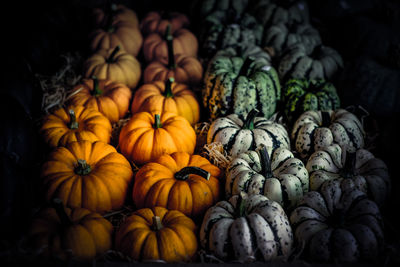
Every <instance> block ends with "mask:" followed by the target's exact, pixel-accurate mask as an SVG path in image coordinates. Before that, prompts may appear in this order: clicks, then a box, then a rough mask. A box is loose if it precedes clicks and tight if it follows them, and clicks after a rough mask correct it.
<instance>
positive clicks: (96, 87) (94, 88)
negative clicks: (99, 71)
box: [92, 75, 103, 96]
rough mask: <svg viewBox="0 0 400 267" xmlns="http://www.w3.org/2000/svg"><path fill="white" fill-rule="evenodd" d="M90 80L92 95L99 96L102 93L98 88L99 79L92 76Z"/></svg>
mask: <svg viewBox="0 0 400 267" xmlns="http://www.w3.org/2000/svg"><path fill="white" fill-rule="evenodd" d="M92 80H93V95H94V96H99V95H101V94H103V91H101V90H100V88H99V79H97V77H96V76H94V75H93V76H92Z"/></svg>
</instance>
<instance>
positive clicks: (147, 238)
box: [115, 207, 198, 263]
mask: <svg viewBox="0 0 400 267" xmlns="http://www.w3.org/2000/svg"><path fill="white" fill-rule="evenodd" d="M195 231H196V225H195V224H194V222H193V221H192V220H191V219H190V218H189V217H187V216H185V215H184V214H183V213H182V212H179V211H177V210H167V209H165V208H162V207H154V208H152V209H139V210H137V211H135V212H134V213H133V214H132V215H130V216H129V217H128V218H127V219H126V220H125V221H124V222H123V223H122V224H121V226H120V228H119V229H118V230H117V232H116V238H115V247H116V249H117V250H118V251H121V252H123V253H124V254H126V255H128V256H129V257H131V258H132V259H133V260H136V261H146V260H163V261H166V262H169V263H172V262H187V261H190V260H191V259H192V258H193V256H194V255H195V253H196V251H197V246H198V244H197V238H196V234H195Z"/></svg>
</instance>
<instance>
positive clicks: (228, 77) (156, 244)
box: [29, 0, 390, 262]
mask: <svg viewBox="0 0 400 267" xmlns="http://www.w3.org/2000/svg"><path fill="white" fill-rule="evenodd" d="M288 2H290V1H288ZM198 7H200V8H199V9H197V11H198V12H199V13H200V14H201V16H202V17H203V18H204V20H203V21H201V23H200V25H201V26H202V29H201V32H200V33H199V35H198V36H199V41H198V39H197V37H196V36H195V35H194V34H193V33H192V32H191V31H190V30H189V29H188V28H189V26H190V25H189V19H188V18H187V17H186V16H185V15H184V14H180V13H169V14H162V13H161V12H150V13H148V14H147V15H146V16H145V17H144V18H143V19H142V20H141V21H140V23H139V21H138V18H137V16H136V14H135V12H134V11H133V10H131V9H129V8H127V7H125V6H122V5H112V6H111V7H110V8H109V9H108V10H101V9H95V10H94V18H95V20H94V21H95V25H97V26H96V27H95V30H94V31H93V32H92V33H91V34H90V37H91V38H90V39H91V42H90V47H91V49H92V52H93V54H92V55H91V56H90V57H89V58H88V59H87V60H86V61H85V64H84V66H83V69H84V76H85V79H84V80H83V82H82V83H81V84H78V85H76V86H75V88H74V89H73V90H72V93H71V94H70V95H69V97H68V98H67V101H66V103H65V106H64V107H62V108H60V109H57V110H54V111H52V112H51V113H50V114H49V115H47V116H46V117H45V118H44V120H43V123H42V126H41V129H40V132H41V134H42V136H43V138H44V140H45V142H46V143H47V145H48V146H49V147H51V148H52V152H51V153H50V154H49V155H48V157H47V158H48V160H47V161H46V162H45V163H44V164H43V166H42V172H41V178H42V188H43V190H42V192H41V193H42V194H43V196H44V198H45V199H46V201H47V202H48V203H49V204H50V205H52V206H50V207H44V208H43V209H42V210H41V211H40V212H39V213H38V214H37V215H36V216H35V218H34V219H33V222H32V227H31V231H30V233H29V240H30V243H31V244H32V246H33V247H36V248H38V249H41V250H42V254H43V255H44V256H48V257H56V258H62V259H65V258H68V257H71V256H72V257H74V258H75V259H78V260H93V259H95V258H96V257H99V256H101V255H103V254H104V253H106V252H107V251H108V250H111V249H113V250H116V251H119V252H121V253H123V254H124V255H126V256H128V257H130V258H131V259H133V260H136V261H148V260H162V261H165V262H187V261H196V260H198V257H199V251H200V250H202V251H204V252H205V253H206V254H207V255H212V257H214V258H217V259H219V260H221V261H239V262H249V261H271V260H282V261H290V260H292V259H293V258H294V255H295V254H296V253H297V254H298V253H299V248H301V249H300V250H301V257H302V258H304V259H306V260H309V261H324V262H333V261H343V262H355V261H365V260H375V259H377V258H378V257H379V255H380V254H379V253H380V250H381V249H382V248H383V244H384V236H383V230H382V218H381V215H380V211H379V209H380V207H383V206H384V205H385V201H386V199H387V197H388V194H389V193H390V178H389V175H388V171H387V168H386V165H385V163H384V162H383V161H381V160H380V159H377V158H375V157H374V156H373V154H372V153H371V152H369V151H367V150H366V149H364V144H365V141H364V138H365V134H366V133H365V131H364V129H363V125H362V123H361V121H360V120H359V119H358V118H357V116H356V115H355V114H353V113H351V112H349V111H347V110H345V109H342V108H340V101H339V97H338V96H337V93H336V89H335V87H334V85H333V84H332V83H331V82H330V79H331V78H332V77H333V76H334V74H335V72H336V71H337V70H338V68H340V67H341V65H342V64H343V63H342V62H341V59H340V56H339V55H338V54H337V52H335V51H334V50H333V49H331V48H328V47H324V46H322V45H321V40H320V38H319V36H318V32H317V31H316V30H315V29H313V28H312V26H310V25H309V24H307V22H308V21H309V18H308V12H307V6H306V2H304V1H300V2H295V3H291V2H290V3H289V5H288V6H280V5H279V4H278V3H277V2H275V1H272V0H271V1H270V0H248V1H245V0H241V1H234V0H230V1H212V0H208V1H201V3H200V4H199V6H198ZM250 7H251V8H250ZM199 44H200V45H199ZM199 50H200V51H199ZM140 52H142V53H143V54H142V56H143V59H144V62H142V64H143V66H144V67H142V65H141V63H140V62H139V61H138V60H137V58H136V57H137V56H138V55H139V53H140ZM198 53H199V54H200V55H201V56H200V57H198ZM199 58H201V61H199ZM275 68H277V69H278V71H276V70H275ZM203 69H204V70H205V71H204V74H203ZM142 70H143V75H142ZM138 85H140V86H138ZM281 85H282V86H281ZM196 88H197V89H199V88H200V90H201V94H202V99H203V103H202V104H203V106H201V105H200V104H199V102H198V95H197V94H196V92H195V89H196ZM203 108H204V111H205V112H201V111H202V109H203ZM206 113H208V114H207V115H205V114H206ZM278 118H280V119H278ZM200 119H203V120H204V121H207V122H209V123H210V125H209V128H208V130H207V137H206V139H207V140H206V143H207V144H205V145H210V144H218V145H220V147H221V148H222V151H221V153H222V154H224V155H225V156H226V158H227V159H228V163H227V165H226V166H219V165H218V164H217V163H216V162H215V161H214V159H213V158H212V156H210V155H209V154H201V152H202V151H203V150H202V149H201V147H202V146H200V149H196V145H199V144H198V142H199V140H200V139H199V136H196V131H195V129H194V127H195V126H196V125H198V124H199V123H201V121H200ZM121 120H126V124H124V126H123V127H122V129H121V130H120V132H119V133H118V140H117V141H115V144H110V141H111V135H112V132H113V128H114V130H115V125H117V124H118V122H120V121H121ZM204 121H203V122H204ZM207 155H208V156H207ZM127 199H129V201H130V202H132V205H133V207H134V209H135V211H134V212H132V213H131V214H129V216H127V217H126V218H125V219H124V220H123V221H121V222H120V223H119V225H118V226H117V227H115V226H113V225H112V224H111V222H110V221H109V220H107V219H106V218H104V217H103V216H104V214H106V213H107V212H110V211H115V210H119V209H121V208H123V206H124V205H125V203H127V202H129V201H128V200H127Z"/></svg>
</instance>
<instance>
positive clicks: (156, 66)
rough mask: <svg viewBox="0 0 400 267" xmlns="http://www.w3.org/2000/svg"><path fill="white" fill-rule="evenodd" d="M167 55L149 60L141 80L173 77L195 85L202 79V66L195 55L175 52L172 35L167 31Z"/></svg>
mask: <svg viewBox="0 0 400 267" xmlns="http://www.w3.org/2000/svg"><path fill="white" fill-rule="evenodd" d="M167 34H169V35H168V36H166V42H167V47H168V55H167V57H160V58H157V59H155V60H153V61H152V62H150V63H149V64H148V65H147V67H146V68H145V70H144V72H143V81H144V82H145V83H150V82H153V81H158V80H161V81H166V80H168V78H170V77H174V78H175V81H176V82H178V83H185V84H190V85H197V84H199V83H200V82H201V81H202V77H203V66H202V65H201V63H200V61H198V60H197V58H196V57H192V56H187V55H184V54H175V52H174V47H173V46H174V45H173V44H174V42H173V36H172V35H171V34H170V32H169V31H167Z"/></svg>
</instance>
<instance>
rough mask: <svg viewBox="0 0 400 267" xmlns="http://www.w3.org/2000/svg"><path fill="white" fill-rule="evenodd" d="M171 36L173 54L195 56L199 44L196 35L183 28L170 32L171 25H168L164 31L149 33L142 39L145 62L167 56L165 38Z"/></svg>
mask: <svg viewBox="0 0 400 267" xmlns="http://www.w3.org/2000/svg"><path fill="white" fill-rule="evenodd" d="M171 36H172V38H173V41H172V44H173V47H174V53H175V54H183V55H186V56H192V57H196V56H197V51H198V46H199V44H198V41H197V38H196V36H195V35H194V34H193V33H192V32H191V31H189V30H187V29H184V28H181V29H177V30H176V31H174V32H172V31H171V25H168V26H167V28H166V30H165V32H163V33H151V34H149V35H147V37H146V38H145V39H144V42H143V56H144V59H145V61H146V62H147V63H149V62H151V61H153V60H156V59H159V58H162V57H168V44H167V40H168V38H171Z"/></svg>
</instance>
